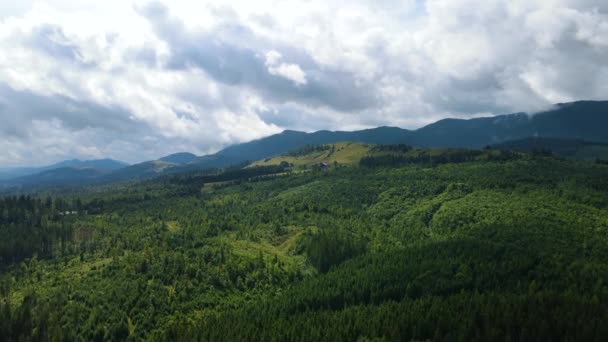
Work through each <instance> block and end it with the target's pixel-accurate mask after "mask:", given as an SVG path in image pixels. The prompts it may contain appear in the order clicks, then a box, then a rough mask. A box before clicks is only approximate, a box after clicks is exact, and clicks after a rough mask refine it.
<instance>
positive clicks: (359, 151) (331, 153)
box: [252, 142, 373, 167]
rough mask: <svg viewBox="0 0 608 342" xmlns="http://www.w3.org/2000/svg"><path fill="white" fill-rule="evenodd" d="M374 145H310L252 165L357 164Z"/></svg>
mask: <svg viewBox="0 0 608 342" xmlns="http://www.w3.org/2000/svg"><path fill="white" fill-rule="evenodd" d="M372 146H373V144H367V143H357V142H340V143H336V144H327V145H309V146H304V147H301V148H297V149H294V150H292V151H290V152H288V153H286V154H283V155H280V156H276V157H271V158H266V159H264V160H260V161H257V162H255V163H253V164H252V166H268V165H280V164H281V162H287V163H290V164H293V165H294V166H296V167H307V166H312V165H315V164H320V163H326V164H330V165H333V164H334V163H338V164H342V165H355V164H358V163H359V161H360V160H361V158H363V157H364V156H366V155H368V154H369V153H370V149H371V147H372ZM319 148H320V149H319Z"/></svg>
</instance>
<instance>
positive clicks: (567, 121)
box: [411, 101, 608, 148]
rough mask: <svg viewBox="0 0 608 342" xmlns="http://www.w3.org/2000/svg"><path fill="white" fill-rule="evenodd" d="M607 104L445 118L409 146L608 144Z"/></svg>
mask: <svg viewBox="0 0 608 342" xmlns="http://www.w3.org/2000/svg"><path fill="white" fill-rule="evenodd" d="M605 127H608V101H579V102H573V103H566V104H558V105H556V106H555V108H553V109H551V110H548V111H545V112H541V113H536V114H526V113H516V114H509V115H499V116H495V117H488V118H476V119H469V120H459V119H445V120H440V121H438V122H436V123H433V124H430V125H428V126H426V127H423V128H421V129H419V130H417V131H415V132H414V139H413V140H412V141H411V143H412V144H414V145H418V146H426V147H469V148H480V147H483V146H485V145H491V144H497V143H500V142H504V141H509V140H517V139H522V138H527V137H533V136H537V137H552V138H567V139H581V140H587V141H597V142H608V132H607V131H606V129H605Z"/></svg>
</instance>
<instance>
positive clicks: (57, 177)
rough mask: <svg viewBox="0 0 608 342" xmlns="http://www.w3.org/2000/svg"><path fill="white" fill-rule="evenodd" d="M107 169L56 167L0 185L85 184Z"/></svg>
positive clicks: (103, 173)
mask: <svg viewBox="0 0 608 342" xmlns="http://www.w3.org/2000/svg"><path fill="white" fill-rule="evenodd" d="M109 172H110V171H108V170H101V169H94V168H73V167H60V168H56V169H51V170H46V171H42V172H40V173H36V174H33V175H27V176H22V177H18V178H14V179H10V180H7V181H4V184H0V187H2V186H4V187H18V188H28V189H29V188H32V187H36V188H38V187H48V186H66V185H71V186H73V185H85V184H89V183H90V182H91V181H93V180H95V179H98V178H99V177H101V176H103V175H105V174H107V173H109Z"/></svg>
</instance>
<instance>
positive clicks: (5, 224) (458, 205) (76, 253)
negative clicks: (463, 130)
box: [0, 145, 608, 341]
mask: <svg viewBox="0 0 608 342" xmlns="http://www.w3.org/2000/svg"><path fill="white" fill-rule="evenodd" d="M329 150H330V148H328V147H325V146H323V147H313V146H307V147H306V148H304V149H301V150H298V151H293V152H291V154H290V156H291V157H297V156H303V155H306V154H307V153H319V152H324V151H325V152H326V151H329ZM372 150H373V151H375V152H376V154H374V155H369V156H366V157H363V158H362V159H361V161H360V162H359V163H357V164H355V165H340V164H339V163H337V162H336V163H335V164H333V165H329V166H328V168H327V169H323V168H319V167H312V166H311V167H309V168H302V169H300V170H291V169H284V168H282V167H281V166H276V167H264V168H259V167H258V168H255V167H254V168H244V169H231V170H227V171H225V172H221V171H219V170H218V172H216V173H214V174H212V175H210V174H209V173H204V174H196V173H192V174H186V175H170V176H165V177H161V178H157V179H152V180H146V181H140V182H131V183H125V184H113V185H106V186H99V187H90V188H87V189H80V190H74V191H66V192H63V193H61V194H60V195H58V194H57V193H52V192H46V193H45V192H40V193H35V194H11V195H7V196H5V197H4V198H2V199H1V200H0V337H2V340H6V341H125V340H127V341H142V340H144V341H156V340H165V341H166V340H169V341H182V340H194V341H198V340H203V341H251V340H258V341H288V340H293V341H354V340H360V341H409V340H439V341H489V340H491V341H528V340H541V341H548V340H568V341H573V340H580V341H601V340H605V339H606V337H607V336H608V324H606V323H607V322H608V262H607V260H608V177H607V176H608V165H606V164H605V163H601V162H595V161H593V162H577V161H567V160H562V159H560V158H557V157H555V156H552V155H551V154H547V153H533V154H526V153H513V152H506V151H494V150H490V149H486V150H459V151H426V152H421V151H414V150H412V148H410V147H408V146H405V145H399V146H388V145H383V146H376V147H374V148H373V149H372ZM330 152H331V153H333V152H334V151H333V150H331V151H330ZM336 153H338V151H336Z"/></svg>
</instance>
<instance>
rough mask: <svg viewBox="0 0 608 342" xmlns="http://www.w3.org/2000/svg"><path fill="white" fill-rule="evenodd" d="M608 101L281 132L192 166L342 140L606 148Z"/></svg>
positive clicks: (219, 164) (256, 157) (226, 162)
mask: <svg viewBox="0 0 608 342" xmlns="http://www.w3.org/2000/svg"><path fill="white" fill-rule="evenodd" d="M605 127H608V101H581V102H574V103H568V104H559V105H556V106H555V108H553V109H552V110H549V111H546V112H542V113H536V114H533V115H530V114H525V113H518V114H508V115H499V116H494V117H487V118H476V119H470V120H459V119H446V120H441V121H438V122H436V123H433V124H430V125H428V126H425V127H423V128H420V129H418V130H415V131H409V130H405V129H401V128H396V127H379V128H375V129H368V130H363V131H355V132H330V131H319V132H314V133H304V132H296V131H285V132H283V133H281V134H277V135H273V136H270V137H267V138H263V139H260V140H255V141H252V142H249V143H244V144H240V145H235V146H231V147H228V148H226V149H224V150H222V151H220V152H218V153H217V154H215V155H213V156H206V157H201V158H199V160H198V161H196V162H194V163H193V164H198V165H199V166H201V165H208V166H213V167H222V166H226V165H230V164H233V163H237V162H242V161H245V160H250V161H254V160H260V159H264V158H268V157H271V156H274V155H277V154H282V153H286V152H288V151H289V150H292V149H294V148H297V147H301V146H303V145H307V144H309V145H318V144H333V143H336V142H340V141H353V142H365V143H373V144H408V145H413V146H419V147H468V148H482V147H484V146H487V145H492V144H496V143H500V142H504V141H508V140H516V139H522V138H527V137H533V136H537V137H551V138H568V139H583V140H587V141H594V142H605V143H608V130H606V129H605Z"/></svg>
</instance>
